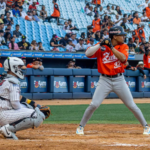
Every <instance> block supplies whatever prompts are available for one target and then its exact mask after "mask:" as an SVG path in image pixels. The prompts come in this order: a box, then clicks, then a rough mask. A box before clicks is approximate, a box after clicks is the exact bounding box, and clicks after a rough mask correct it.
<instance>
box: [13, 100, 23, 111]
mask: <svg viewBox="0 0 150 150" xmlns="http://www.w3.org/2000/svg"><path fill="white" fill-rule="evenodd" d="M11 105H12V107H13V108H14V109H20V108H21V105H20V101H12V102H11Z"/></svg>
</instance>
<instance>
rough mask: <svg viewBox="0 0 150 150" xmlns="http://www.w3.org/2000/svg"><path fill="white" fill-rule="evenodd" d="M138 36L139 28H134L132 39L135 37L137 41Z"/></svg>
mask: <svg viewBox="0 0 150 150" xmlns="http://www.w3.org/2000/svg"><path fill="white" fill-rule="evenodd" d="M136 37H137V38H138V30H134V31H133V32H132V39H133V41H135V38H136Z"/></svg>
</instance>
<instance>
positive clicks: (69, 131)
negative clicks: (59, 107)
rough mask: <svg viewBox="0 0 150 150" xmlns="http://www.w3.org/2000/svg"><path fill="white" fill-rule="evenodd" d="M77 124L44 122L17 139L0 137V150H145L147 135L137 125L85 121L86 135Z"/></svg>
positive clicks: (148, 145)
mask: <svg viewBox="0 0 150 150" xmlns="http://www.w3.org/2000/svg"><path fill="white" fill-rule="evenodd" d="M76 127H77V125H67V124H65V125H51V124H50V125H47V124H44V125H42V126H41V127H40V128H38V129H34V130H32V129H30V130H26V131H21V132H18V133H17V136H18V138H19V139H20V140H19V141H12V140H5V139H3V138H2V137H0V145H1V146H0V150H6V149H7V150H109V149H110V150H120V149H121V150H134V149H136V150H148V149H150V142H149V141H150V136H145V135H143V134H142V132H143V130H142V127H141V126H140V125H111V124H109V125H89V124H88V125H87V126H86V128H85V135H84V136H78V135H76V134H75V130H76Z"/></svg>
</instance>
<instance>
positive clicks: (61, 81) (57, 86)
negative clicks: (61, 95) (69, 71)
mask: <svg viewBox="0 0 150 150" xmlns="http://www.w3.org/2000/svg"><path fill="white" fill-rule="evenodd" d="M54 92H55V93H57V92H68V83H67V77H54Z"/></svg>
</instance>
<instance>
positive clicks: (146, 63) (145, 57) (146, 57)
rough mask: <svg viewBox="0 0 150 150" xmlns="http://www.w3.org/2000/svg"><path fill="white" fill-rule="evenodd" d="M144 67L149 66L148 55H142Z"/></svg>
mask: <svg viewBox="0 0 150 150" xmlns="http://www.w3.org/2000/svg"><path fill="white" fill-rule="evenodd" d="M143 61H144V67H146V68H150V56H148V55H147V56H146V55H145V54H144V55H143Z"/></svg>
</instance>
